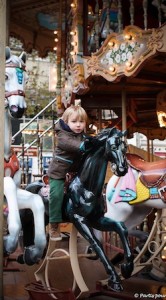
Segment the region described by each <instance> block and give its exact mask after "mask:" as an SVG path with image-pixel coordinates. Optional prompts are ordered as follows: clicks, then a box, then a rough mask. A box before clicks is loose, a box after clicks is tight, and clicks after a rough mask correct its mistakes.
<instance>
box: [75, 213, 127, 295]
mask: <svg viewBox="0 0 166 300" xmlns="http://www.w3.org/2000/svg"><path fill="white" fill-rule="evenodd" d="M72 222H73V224H74V225H75V227H76V228H77V230H78V231H79V233H81V235H82V236H83V237H84V238H85V239H86V240H87V241H88V242H89V243H90V245H91V247H92V248H93V249H94V251H95V252H96V254H97V255H98V256H99V258H100V260H101V261H102V263H103V265H104V267H105V270H106V272H107V274H108V275H109V276H110V277H109V280H108V286H109V288H111V289H112V290H114V291H122V290H123V288H122V285H121V280H120V277H119V276H118V274H117V272H116V270H115V268H114V266H113V265H112V264H111V262H110V260H109V259H108V258H107V256H106V254H105V252H104V250H103V247H102V244H101V243H100V241H99V240H98V239H97V238H96V236H95V234H94V232H93V228H90V227H89V226H88V224H87V223H86V221H85V218H83V217H81V216H79V215H77V214H74V215H73V218H72Z"/></svg>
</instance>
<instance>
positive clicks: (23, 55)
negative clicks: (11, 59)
mask: <svg viewBox="0 0 166 300" xmlns="http://www.w3.org/2000/svg"><path fill="white" fill-rule="evenodd" d="M19 58H20V59H21V60H22V61H23V62H24V64H26V59H27V57H26V53H25V52H24V51H23V52H22V53H21V54H20V56H19Z"/></svg>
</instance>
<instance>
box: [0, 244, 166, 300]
mask: <svg viewBox="0 0 166 300" xmlns="http://www.w3.org/2000/svg"><path fill="white" fill-rule="evenodd" d="M19 251H20V250H19V249H18V252H19ZM17 254H18V253H17V252H16V253H14V254H13V255H11V256H10V258H9V259H8V260H7V261H6V262H5V263H4V269H3V296H4V300H35V299H32V298H30V296H29V294H28V292H27V291H26V290H25V285H26V284H28V283H31V282H36V279H35V276H34V272H35V271H36V269H37V268H38V266H32V267H27V266H25V265H20V264H18V263H17V262H16V257H17ZM82 264H83V265H84V266H85V270H83V273H84V274H85V275H84V276H86V278H87V280H88V282H89V286H90V297H89V298H86V299H92V300H115V299H117V300H123V299H124V300H136V299H142V300H145V299H147V300H149V299H157V300H158V299H162V300H166V282H157V281H154V280H152V279H150V277H149V276H148V274H147V273H145V272H144V273H142V274H139V275H137V276H135V277H131V278H130V279H128V280H124V281H123V287H124V291H123V292H121V293H117V292H112V291H111V292H110V291H108V290H107V289H105V288H104V286H103V285H102V284H100V281H99V282H98V285H97V284H96V283H97V282H96V278H97V277H95V275H96V274H97V273H100V272H101V277H102V279H105V278H103V276H105V270H104V269H102V270H100V267H99V265H100V261H99V260H97V261H93V262H92V261H89V260H88V259H86V260H84V261H83V263H82ZM62 269H63V274H64V270H65V272H66V273H68V271H67V269H64V268H63V267H62ZM55 270H57V269H56V266H54V267H53V270H51V269H50V272H54V273H55ZM87 273H88V274H87ZM94 274H95V275H94ZM103 274H104V275H103ZM58 277H59V275H58ZM105 277H106V278H107V276H105ZM62 278H63V277H62ZM60 280H62V279H60ZM93 281H94V285H92V282H93ZM97 288H99V290H98V291H97ZM0 299H3V297H2V298H0ZM40 300H45V299H44V298H43V299H40ZM65 300H66V299H65Z"/></svg>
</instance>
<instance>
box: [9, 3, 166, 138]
mask: <svg viewBox="0 0 166 300" xmlns="http://www.w3.org/2000/svg"><path fill="white" fill-rule="evenodd" d="M159 2H160V4H159ZM8 3H9V9H8V12H9V13H8V16H9V17H8V20H9V22H8V24H9V35H10V36H14V37H17V38H18V39H20V40H21V41H22V43H23V45H24V49H25V51H27V52H31V51H32V49H36V50H38V53H39V55H40V56H41V57H44V56H46V55H47V53H48V52H49V51H52V50H53V49H54V48H55V32H56V31H58V32H59V33H60V39H59V40H58V39H57V44H56V46H57V47H56V48H58V49H60V50H57V52H56V55H59V58H60V59H61V62H62V59H64V61H63V70H62V63H61V72H59V74H62V73H63V72H64V74H65V75H64V74H63V77H64V81H63V80H62V78H61V86H60V89H61V95H62V96H60V97H61V100H60V101H61V104H62V105H64V106H66V105H68V104H69V103H71V101H72V98H73V95H74V98H81V100H82V105H83V106H84V107H85V108H86V109H87V110H88V112H89V115H90V116H91V119H92V121H94V122H95V121H96V120H97V119H99V110H101V109H102V110H109V111H110V114H109V115H110V119H109V118H107V120H106V121H108V120H109V121H110V125H111V126H112V125H118V126H119V127H120V126H121V123H122V101H121V100H122V91H123V90H124V91H125V97H126V100H127V106H126V109H127V127H128V129H129V132H130V133H131V134H132V133H134V132H136V131H140V132H142V133H144V134H146V135H147V136H149V138H150V139H154V138H160V139H165V127H166V115H165V113H166V92H165V89H166V64H165V62H166V45H165V40H166V27H165V23H164V22H165V20H166V18H165V11H166V5H165V4H164V1H157V0H156V1H155V0H153V1H152V0H148V1H143V0H136V1H130V0H121V1H102V0H99V1H95V0H85V1H80V0H78V1H76V0H75V1H69V0H59V1H56V0H52V1H51V0H47V1H46V0H45V1H39V0H37V1H33V0H10V1H8ZM126 28H127V29H126ZM71 29H72V30H73V29H74V30H75V31H74V32H77V35H75V37H72V40H71V36H70V31H71ZM126 30H128V32H129V34H130V37H129V39H128V41H126V40H125V34H126ZM71 44H72V45H75V46H72V47H73V48H72V49H73V50H74V51H71ZM108 45H109V46H108ZM110 45H111V46H110ZM117 45H118V47H119V48H117ZM140 45H142V46H140ZM141 47H142V48H141ZM143 50H145V51H143ZM127 52H128V53H130V58H131V56H132V58H133V61H132V64H131V61H130V60H129V59H127V60H126V57H127ZM120 57H121V58H120ZM128 57H129V54H128ZM119 59H120V60H121V61H119ZM127 63H128V64H129V65H128V66H127V67H126V65H127ZM96 65H97V66H98V67H96ZM110 65H111V68H112V70H111V69H110ZM159 112H160V120H161V123H160V124H159V117H158V113H159ZM162 112H163V113H164V114H163V115H162ZM115 116H117V117H115ZM100 118H101V122H105V119H103V120H102V114H101V116H100ZM160 126H161V127H160ZM163 128H164V129H163Z"/></svg>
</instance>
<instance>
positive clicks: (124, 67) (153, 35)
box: [83, 24, 166, 82]
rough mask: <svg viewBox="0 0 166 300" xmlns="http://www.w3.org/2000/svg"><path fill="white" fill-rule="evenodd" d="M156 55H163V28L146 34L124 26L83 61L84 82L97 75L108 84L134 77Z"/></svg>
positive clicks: (165, 43)
mask: <svg viewBox="0 0 166 300" xmlns="http://www.w3.org/2000/svg"><path fill="white" fill-rule="evenodd" d="M157 52H166V24H165V25H163V26H162V27H160V28H158V29H150V30H142V29H140V28H138V27H136V26H127V27H126V28H125V29H124V31H123V32H122V33H120V34H116V33H113V34H110V35H109V36H108V38H107V39H106V41H105V42H104V44H103V46H102V47H101V48H100V50H99V51H98V52H96V53H94V54H92V55H91V56H90V57H84V62H83V64H84V72H85V80H86V79H88V78H89V77H91V76H96V75H97V76H102V77H104V78H105V79H106V80H108V81H111V82H112V81H119V80H120V78H121V77H122V76H127V77H129V76H135V75H136V74H137V73H138V71H139V69H140V68H141V67H142V66H143V64H144V63H145V61H146V60H147V59H149V58H150V57H152V56H154V55H156V53H157Z"/></svg>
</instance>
